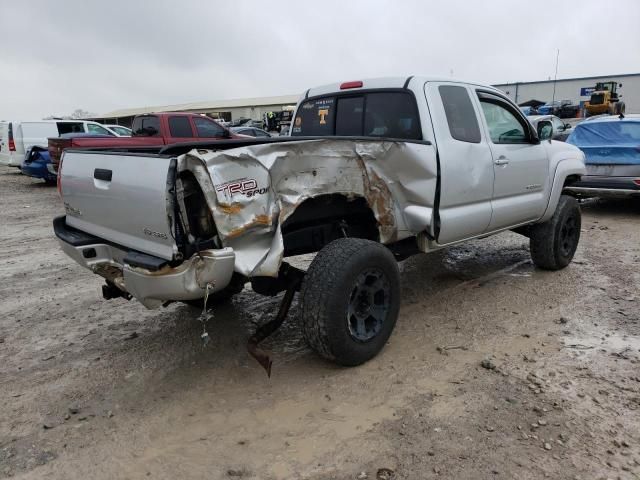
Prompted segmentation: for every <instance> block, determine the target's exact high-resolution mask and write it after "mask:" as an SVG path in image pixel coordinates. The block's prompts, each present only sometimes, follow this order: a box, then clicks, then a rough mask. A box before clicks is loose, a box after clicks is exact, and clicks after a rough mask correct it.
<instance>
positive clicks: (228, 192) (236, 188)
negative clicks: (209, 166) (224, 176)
mask: <svg viewBox="0 0 640 480" xmlns="http://www.w3.org/2000/svg"><path fill="white" fill-rule="evenodd" d="M216 191H217V192H222V193H223V194H224V196H225V197H232V196H233V195H234V194H236V193H239V194H241V195H244V196H246V197H253V196H255V195H263V194H265V193H267V192H268V191H269V188H268V187H263V188H258V182H256V181H255V180H254V179H253V178H241V179H239V180H233V181H232V182H227V183H223V184H221V185H216Z"/></svg>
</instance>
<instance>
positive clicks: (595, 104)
mask: <svg viewBox="0 0 640 480" xmlns="http://www.w3.org/2000/svg"><path fill="white" fill-rule="evenodd" d="M618 87H622V84H618V82H598V83H596V88H595V90H594V91H593V93H591V98H590V99H589V101H588V102H585V103H584V108H585V110H586V116H587V117H590V116H592V115H602V114H608V115H619V114H621V113H624V111H625V105H624V102H623V101H622V100H620V98H619V97H620V96H621V95H620V96H619V95H618V92H617V89H618Z"/></svg>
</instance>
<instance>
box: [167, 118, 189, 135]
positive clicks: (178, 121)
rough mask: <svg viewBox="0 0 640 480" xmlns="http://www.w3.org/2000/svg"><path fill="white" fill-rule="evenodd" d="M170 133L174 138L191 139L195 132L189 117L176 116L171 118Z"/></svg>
mask: <svg viewBox="0 0 640 480" xmlns="http://www.w3.org/2000/svg"><path fill="white" fill-rule="evenodd" d="M169 133H170V134H171V136H172V137H173V138H191V137H193V131H192V130H191V123H190V122H189V117H183V116H175V117H169Z"/></svg>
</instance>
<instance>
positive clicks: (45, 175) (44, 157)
mask: <svg viewBox="0 0 640 480" xmlns="http://www.w3.org/2000/svg"><path fill="white" fill-rule="evenodd" d="M20 170H21V171H22V173H23V174H24V175H27V176H29V177H33V178H41V179H42V180H44V181H45V183H48V184H51V185H53V184H55V183H56V172H55V170H53V165H52V164H51V158H50V156H49V151H48V150H47V149H46V148H42V147H32V148H31V149H29V151H28V152H27V153H26V154H25V158H24V160H23V161H22V165H21V168H20Z"/></svg>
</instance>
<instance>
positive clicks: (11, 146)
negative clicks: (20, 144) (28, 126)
mask: <svg viewBox="0 0 640 480" xmlns="http://www.w3.org/2000/svg"><path fill="white" fill-rule="evenodd" d="M9 151H10V152H15V151H16V142H14V141H13V138H10V139H9Z"/></svg>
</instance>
